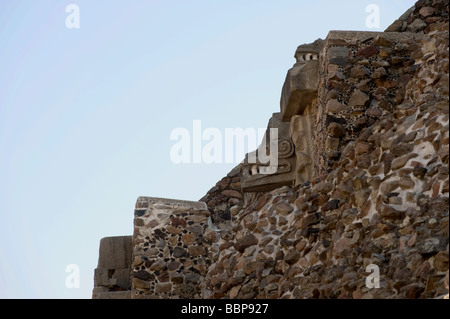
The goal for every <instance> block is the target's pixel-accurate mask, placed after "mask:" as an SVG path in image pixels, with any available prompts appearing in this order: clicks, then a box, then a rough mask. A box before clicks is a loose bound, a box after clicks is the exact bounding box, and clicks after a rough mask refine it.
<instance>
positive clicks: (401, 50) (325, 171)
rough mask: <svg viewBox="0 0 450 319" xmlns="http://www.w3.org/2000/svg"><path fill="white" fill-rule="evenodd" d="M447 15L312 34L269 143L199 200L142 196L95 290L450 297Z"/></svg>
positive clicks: (427, 6)
mask: <svg viewBox="0 0 450 319" xmlns="http://www.w3.org/2000/svg"><path fill="white" fill-rule="evenodd" d="M448 14H449V4H448V2H447V1H443V0H420V1H417V3H416V4H415V5H414V6H413V7H412V8H411V9H409V10H408V11H407V12H405V14H403V15H402V16H401V17H400V18H399V19H398V20H396V21H394V22H393V23H392V25H391V26H389V27H388V28H387V30H386V31H385V32H365V31H364V32H362V31H330V32H329V33H328V35H327V37H326V38H325V39H323V40H322V39H318V40H316V41H315V42H314V43H311V44H305V45H300V46H299V47H298V48H297V50H296V52H295V55H294V56H295V59H296V63H295V64H294V66H293V67H292V68H291V69H290V70H288V72H287V75H286V80H285V82H284V85H283V88H282V90H281V99H280V109H279V112H276V113H273V116H272V118H271V119H270V120H269V124H268V128H267V132H266V136H265V137H264V139H265V140H263V141H262V142H266V143H262V145H263V146H262V147H261V148H260V149H259V150H257V151H255V152H254V153H249V154H247V156H246V158H245V159H243V161H242V163H240V164H239V165H237V166H236V167H235V168H234V169H233V170H232V171H231V172H229V173H228V174H227V176H225V177H224V178H222V179H221V180H220V181H218V182H217V183H216V185H215V186H213V187H212V188H211V189H210V190H209V191H208V192H207V193H206V195H205V196H204V197H203V198H202V199H200V201H198V202H189V201H179V200H174V199H162V198H152V197H139V198H138V200H137V202H136V207H135V210H134V233H133V235H132V236H123V237H107V238H104V239H102V240H101V242H100V254H99V262H98V266H97V269H96V270H95V274H94V285H95V287H94V291H93V298H99V299H103V298H139V299H142V298H204V299H209V298H242V299H254V298H255V299H256V298H316V299H321V298H339V299H347V298H353V299H367V298H380V299H381V298H382V299H418V298H448V282H449V73H448V71H449V30H448V28H449V20H448ZM271 128H277V129H278V133H279V134H278V137H277V140H276V142H277V146H278V154H277V159H278V165H277V167H276V168H277V169H276V172H275V173H274V174H264V172H265V169H267V165H268V164H267V163H263V162H261V161H259V162H258V161H256V162H254V161H251V160H250V159H252V158H254V157H255V156H254V155H256V154H257V153H256V152H261V151H262V150H264V149H266V154H269V153H270V148H269V149H267V145H269V144H270V143H269V142H268V141H269V140H270V137H271V136H270V134H271V133H270V132H271V131H270V129H271ZM264 144H265V145H264ZM264 146H265V147H264ZM269 155H270V154H269ZM373 269H377V270H378V272H377V275H378V276H379V278H378V279H379V286H376V287H375V286H373V285H370V284H368V280H369V279H370V278H372V277H371V275H374V273H373Z"/></svg>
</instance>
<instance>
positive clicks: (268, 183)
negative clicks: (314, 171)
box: [241, 113, 295, 192]
mask: <svg viewBox="0 0 450 319" xmlns="http://www.w3.org/2000/svg"><path fill="white" fill-rule="evenodd" d="M274 128H276V129H277V132H278V139H277V145H278V161H277V166H276V170H274V171H273V173H272V172H270V173H267V170H268V167H269V165H270V164H271V163H270V162H268V163H262V162H261V161H260V160H259V153H258V150H255V151H254V152H251V153H248V154H247V155H246V156H245V160H244V161H243V163H242V182H241V189H242V191H243V192H266V191H271V190H273V189H275V188H278V187H281V186H284V185H288V186H292V184H293V181H294V180H295V175H294V170H293V168H294V167H295V155H294V144H293V143H292V140H291V138H290V135H289V123H285V122H283V121H281V113H273V115H272V117H271V118H270V120H269V124H268V127H267V130H266V134H265V135H264V139H263V142H264V140H265V145H266V154H267V155H270V154H269V153H270V147H269V145H270V144H269V143H270V140H271V138H270V129H274ZM250 159H256V161H253V160H250Z"/></svg>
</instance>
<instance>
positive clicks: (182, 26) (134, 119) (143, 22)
mask: <svg viewBox="0 0 450 319" xmlns="http://www.w3.org/2000/svg"><path fill="white" fill-rule="evenodd" d="M72 3H73V4H76V5H77V6H78V8H79V18H80V19H79V21H80V25H79V28H72V29H71V28H68V27H67V25H66V19H67V17H68V16H69V15H70V14H71V12H69V13H67V12H66V6H67V5H69V4H72ZM370 4H376V5H378V7H379V9H380V11H379V13H380V16H379V17H380V25H379V28H376V27H375V28H373V27H372V28H368V26H367V25H366V18H367V17H368V16H369V15H370V13H367V12H366V7H367V6H368V5H370ZM413 4H414V1H411V0H348V1H347V0H346V1H331V0H315V1H303V0H301V1H300V0H296V1H294V0H279V1H273V0H271V1H267V0H227V1H218V0H209V1H207V0H183V1H181V0H158V1H153V0H152V1H150V0H147V1H144V0H139V1H138V0H114V1H112V0H108V1H106V0H90V1H87V0H69V1H65V0H39V1H23V0H22V1H19V0H1V1H0V298H91V293H92V288H93V274H94V268H95V267H96V264H97V259H98V246H99V241H100V239H101V238H102V237H106V236H119V235H131V234H132V231H133V210H134V204H135V202H136V199H137V198H138V197H139V196H155V197H168V198H175V199H186V200H198V199H200V198H201V197H202V196H203V195H204V194H205V193H206V192H207V191H208V190H209V189H210V188H211V187H212V186H214V185H215V183H216V182H217V181H218V180H220V179H221V178H222V177H223V176H225V175H226V173H227V172H228V171H230V170H231V169H232V168H233V167H234V166H235V165H236V164H237V162H236V163H213V164H207V163H197V164H194V163H191V164H189V163H184V164H183V163H182V164H175V163H173V161H172V160H171V157H170V150H171V148H172V147H173V145H174V144H175V141H171V140H170V133H171V131H172V130H173V129H175V128H186V129H187V130H188V131H190V132H192V130H193V128H192V127H193V121H194V120H200V121H201V125H202V129H205V128H209V127H211V128H217V129H219V130H220V131H224V130H225V128H243V129H245V128H253V129H255V130H256V129H258V128H265V127H266V126H267V121H268V119H269V118H270V116H271V114H272V113H274V112H278V111H279V101H280V94H281V87H282V85H283V81H284V78H285V76H286V72H287V70H288V69H289V68H291V67H292V65H293V64H294V63H295V60H294V57H293V55H294V52H295V49H296V48H297V46H298V45H299V44H303V43H309V42H312V41H314V40H315V39H317V38H322V39H324V38H325V37H326V36H327V33H328V31H329V30H369V31H383V30H384V29H386V27H387V26H389V25H390V24H391V23H392V22H393V21H394V20H395V19H397V18H398V17H399V16H400V15H401V14H403V13H404V12H405V11H406V10H407V9H408V8H410V7H411V6H412V5H413ZM249 151H251V150H249ZM70 264H75V265H77V266H78V267H79V275H80V284H79V288H70V287H68V286H67V285H66V279H67V278H68V276H69V274H70V273H69V272H66V267H67V265H70Z"/></svg>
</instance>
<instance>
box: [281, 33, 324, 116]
mask: <svg viewBox="0 0 450 319" xmlns="http://www.w3.org/2000/svg"><path fill="white" fill-rule="evenodd" d="M322 47H323V40H322V39H317V40H316V41H314V42H313V43H310V44H303V45H300V46H298V48H297V50H296V52H295V59H296V61H297V62H296V63H295V64H294V66H293V67H292V68H291V69H290V70H289V71H288V73H287V75H286V80H285V81H284V85H283V89H282V92H281V101H280V109H281V117H282V120H283V121H285V122H289V121H290V119H291V117H292V116H293V115H295V114H303V111H304V110H305V108H306V107H307V106H308V105H310V104H311V103H312V101H313V100H314V98H315V97H316V96H317V88H318V85H319V53H320V51H321V49H322Z"/></svg>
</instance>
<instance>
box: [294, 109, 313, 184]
mask: <svg viewBox="0 0 450 319" xmlns="http://www.w3.org/2000/svg"><path fill="white" fill-rule="evenodd" d="M290 133H291V138H292V142H293V143H294V145H295V156H296V159H297V160H296V165H295V184H296V185H298V184H303V183H304V182H306V181H310V180H311V179H312V176H313V160H312V158H311V136H310V135H311V121H310V117H309V116H303V115H294V116H292V119H291V125H290Z"/></svg>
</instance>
